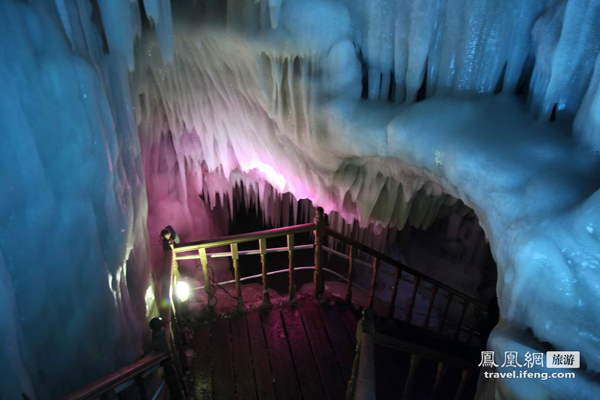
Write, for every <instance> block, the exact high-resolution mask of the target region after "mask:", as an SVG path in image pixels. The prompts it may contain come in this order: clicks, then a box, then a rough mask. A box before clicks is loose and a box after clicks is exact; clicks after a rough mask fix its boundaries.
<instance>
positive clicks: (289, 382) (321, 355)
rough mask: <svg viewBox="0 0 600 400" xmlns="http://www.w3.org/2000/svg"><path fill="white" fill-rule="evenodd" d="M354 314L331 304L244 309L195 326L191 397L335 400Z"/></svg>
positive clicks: (346, 367)
mask: <svg viewBox="0 0 600 400" xmlns="http://www.w3.org/2000/svg"><path fill="white" fill-rule="evenodd" d="M356 324H357V319H356V317H355V315H354V314H353V313H352V311H351V310H350V309H349V308H347V307H346V306H344V305H341V304H339V303H336V302H334V301H330V302H326V303H325V304H319V303H317V302H316V301H315V300H313V299H312V298H311V297H303V298H300V299H299V300H298V303H297V304H296V305H286V306H283V307H275V308H273V309H271V310H269V311H260V310H252V311H249V312H247V313H244V314H241V315H237V316H234V317H231V318H218V319H215V320H213V321H211V322H209V323H204V324H201V325H198V326H197V327H196V329H195V332H194V337H193V342H192V346H193V349H194V352H195V354H194V357H193V359H192V371H193V396H194V398H196V399H209V398H214V399H280V400H283V399H332V400H333V399H343V398H344V397H345V393H346V384H347V382H348V380H349V378H350V372H351V369H352V362H353V359H354V353H355V345H356V340H355V332H356Z"/></svg>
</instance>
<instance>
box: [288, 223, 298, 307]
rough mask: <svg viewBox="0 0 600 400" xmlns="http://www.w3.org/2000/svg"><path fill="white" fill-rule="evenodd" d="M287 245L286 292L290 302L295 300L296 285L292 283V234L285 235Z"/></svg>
mask: <svg viewBox="0 0 600 400" xmlns="http://www.w3.org/2000/svg"><path fill="white" fill-rule="evenodd" d="M287 247H288V266H289V270H290V272H289V276H288V293H289V299H290V303H295V302H296V285H295V284H294V234H293V233H292V234H289V235H287Z"/></svg>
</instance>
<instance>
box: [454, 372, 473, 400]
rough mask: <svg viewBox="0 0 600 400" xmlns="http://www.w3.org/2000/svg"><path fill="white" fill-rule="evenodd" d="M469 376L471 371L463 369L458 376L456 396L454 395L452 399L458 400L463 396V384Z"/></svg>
mask: <svg viewBox="0 0 600 400" xmlns="http://www.w3.org/2000/svg"><path fill="white" fill-rule="evenodd" d="M470 377H471V371H469V370H468V369H465V370H463V372H462V374H461V376H460V383H459V385H458V389H457V390H456V396H454V400H460V399H461V398H462V397H463V392H464V391H465V386H466V384H467V381H468V380H469V378H470Z"/></svg>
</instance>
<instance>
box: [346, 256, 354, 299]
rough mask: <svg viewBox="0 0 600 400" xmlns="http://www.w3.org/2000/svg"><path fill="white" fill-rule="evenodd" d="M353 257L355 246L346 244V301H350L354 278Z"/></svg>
mask: <svg viewBox="0 0 600 400" xmlns="http://www.w3.org/2000/svg"><path fill="white" fill-rule="evenodd" d="M354 257H356V248H355V247H354V246H352V245H349V246H348V282H347V283H346V303H347V304H351V303H352V282H353V280H354Z"/></svg>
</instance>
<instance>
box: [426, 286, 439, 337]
mask: <svg viewBox="0 0 600 400" xmlns="http://www.w3.org/2000/svg"><path fill="white" fill-rule="evenodd" d="M436 293H437V286H435V285H433V284H432V286H431V300H430V301H429V307H427V315H426V316H425V323H424V324H423V329H427V328H428V327H429V319H430V318H431V310H433V303H434V302H435V294H436Z"/></svg>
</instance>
